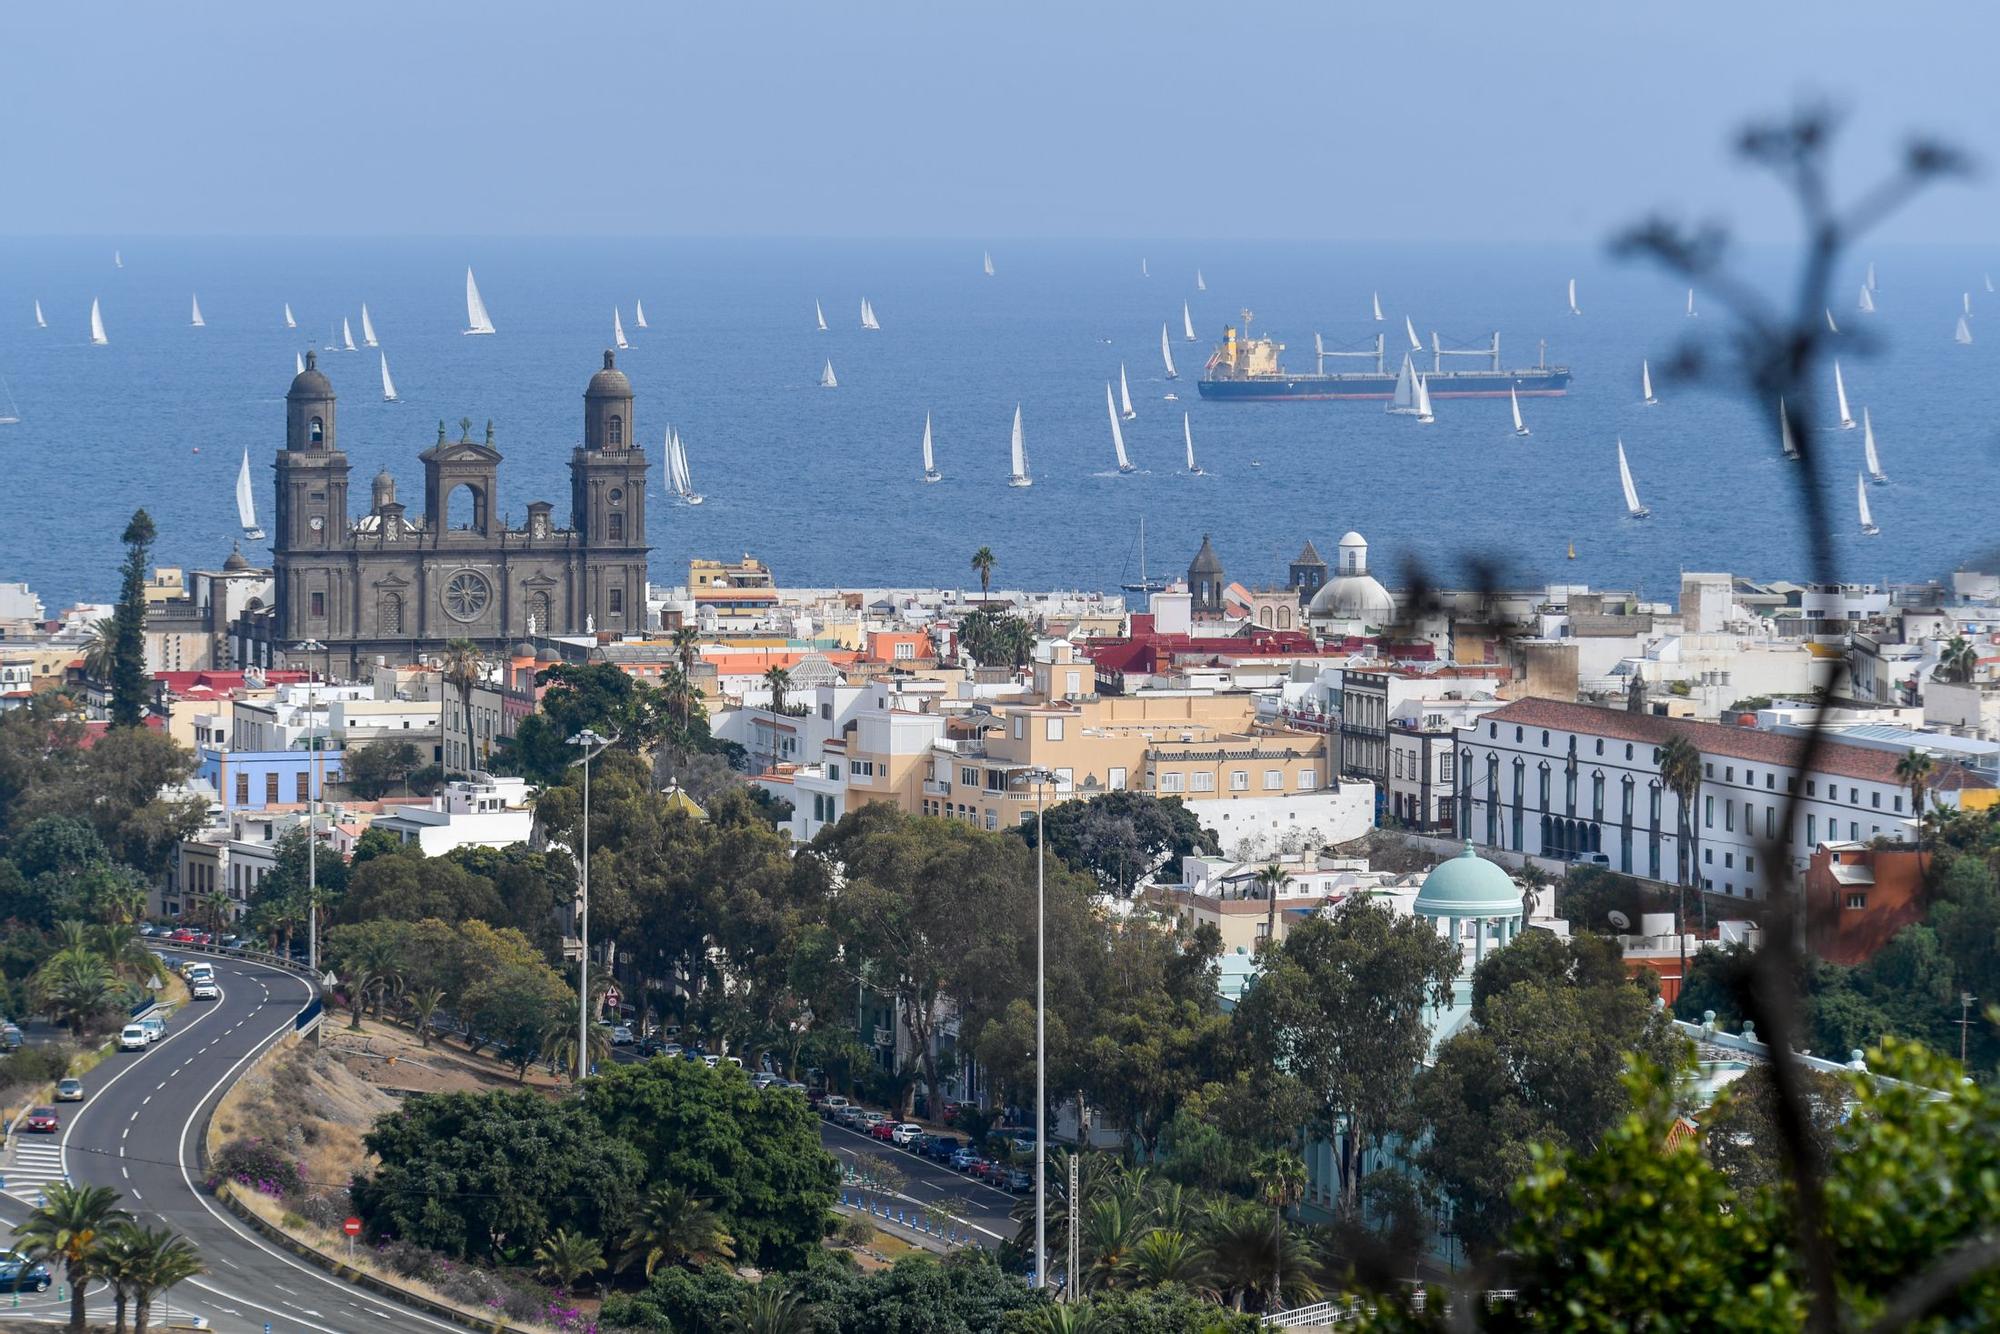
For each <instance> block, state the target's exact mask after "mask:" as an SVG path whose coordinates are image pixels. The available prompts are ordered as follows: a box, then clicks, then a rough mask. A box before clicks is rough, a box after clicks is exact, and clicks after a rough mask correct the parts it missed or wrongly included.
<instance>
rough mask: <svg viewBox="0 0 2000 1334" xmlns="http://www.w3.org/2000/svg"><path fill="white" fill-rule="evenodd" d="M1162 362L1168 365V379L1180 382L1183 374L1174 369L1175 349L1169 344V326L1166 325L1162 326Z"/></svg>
mask: <svg viewBox="0 0 2000 1334" xmlns="http://www.w3.org/2000/svg"><path fill="white" fill-rule="evenodd" d="M1160 360H1162V361H1164V362H1166V363H1167V378H1168V379H1169V380H1178V379H1180V378H1181V373H1180V372H1179V371H1177V370H1175V369H1174V349H1173V347H1172V346H1171V345H1170V344H1169V343H1168V342H1167V326H1166V325H1164V324H1162V325H1161V326H1160Z"/></svg>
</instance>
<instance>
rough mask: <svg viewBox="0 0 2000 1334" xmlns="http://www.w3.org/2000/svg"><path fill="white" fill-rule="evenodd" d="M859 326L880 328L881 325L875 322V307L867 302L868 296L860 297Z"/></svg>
mask: <svg viewBox="0 0 2000 1334" xmlns="http://www.w3.org/2000/svg"><path fill="white" fill-rule="evenodd" d="M861 327H862V328H864V329H880V328H881V327H882V326H881V325H880V324H879V323H877V322H876V319H875V307H873V306H871V305H869V304H868V298H867V297H865V296H864V297H862V298H861Z"/></svg>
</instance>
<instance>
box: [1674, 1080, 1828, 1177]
mask: <svg viewBox="0 0 2000 1334" xmlns="http://www.w3.org/2000/svg"><path fill="white" fill-rule="evenodd" d="M1798 1073H1799V1075H1800V1077H1801V1081H1802V1083H1803V1084H1804V1086H1805V1095H1806V1111H1807V1126H1808V1128H1809V1130H1810V1133H1811V1135H1812V1138H1813V1148H1812V1152H1813V1155H1814V1158H1815V1159H1816V1160H1817V1161H1820V1162H1825V1161H1826V1160H1827V1157H1828V1156H1829V1155H1830V1154H1832V1153H1833V1151H1834V1146H1835V1141H1836V1138H1837V1136H1838V1133H1839V1130H1840V1122H1841V1118H1842V1117H1844V1116H1845V1115H1846V1114H1847V1086H1846V1085H1845V1084H1843V1083H1842V1082H1841V1081H1840V1080H1838V1079H1836V1078H1834V1077H1833V1076H1832V1075H1825V1074H1821V1073H1819V1072H1818V1071H1816V1070H1800V1071H1799V1072H1798ZM1701 1147H1702V1152H1703V1153H1705V1154H1706V1155H1707V1156H1708V1160H1709V1161H1710V1162H1711V1163H1714V1164H1715V1165H1716V1167H1718V1168H1720V1169H1721V1171H1722V1174H1723V1175H1724V1176H1726V1177H1728V1178H1729V1184H1730V1185H1731V1186H1733V1187H1735V1188H1736V1190H1737V1191H1739V1192H1741V1193H1744V1194H1748V1193H1750V1192H1752V1191H1755V1190H1759V1189H1762V1188H1765V1187H1776V1186H1778V1185H1779V1184H1780V1183H1781V1182H1782V1181H1783V1180H1784V1165H1783V1154H1784V1151H1783V1147H1782V1140H1781V1138H1780V1132H1779V1130H1778V1121H1777V1090H1776V1086H1775V1084H1774V1082H1773V1080H1772V1077H1771V1067H1770V1066H1769V1065H1765V1064H1759V1065H1753V1066H1751V1067H1750V1068H1749V1069H1748V1070H1745V1071H1744V1072H1743V1073H1742V1074H1741V1075H1739V1076H1738V1077H1737V1078H1735V1079H1733V1080H1731V1081H1730V1083H1729V1086H1728V1087H1727V1088H1725V1089H1723V1090H1722V1092H1721V1093H1720V1094H1718V1095H1717V1097H1716V1100H1715V1101H1714V1102H1713V1103H1711V1104H1710V1105H1709V1106H1708V1107H1707V1108H1706V1109H1704V1110H1703V1112H1702V1113H1701Z"/></svg>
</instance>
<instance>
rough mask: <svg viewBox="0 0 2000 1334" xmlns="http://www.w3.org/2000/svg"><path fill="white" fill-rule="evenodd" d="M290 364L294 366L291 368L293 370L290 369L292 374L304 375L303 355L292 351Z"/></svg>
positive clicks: (304, 363) (304, 362) (304, 360)
mask: <svg viewBox="0 0 2000 1334" xmlns="http://www.w3.org/2000/svg"><path fill="white" fill-rule="evenodd" d="M292 366H293V368H294V369H293V371H292V374H294V375H304V374H305V373H306V359H305V357H303V356H302V355H300V354H299V353H297V352H294V353H292Z"/></svg>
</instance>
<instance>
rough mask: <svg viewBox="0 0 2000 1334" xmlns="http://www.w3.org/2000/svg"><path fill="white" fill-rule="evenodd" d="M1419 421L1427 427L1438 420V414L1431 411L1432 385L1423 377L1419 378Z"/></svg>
mask: <svg viewBox="0 0 2000 1334" xmlns="http://www.w3.org/2000/svg"><path fill="white" fill-rule="evenodd" d="M1417 420H1418V421H1420V422H1423V423H1424V424H1425V425H1429V424H1430V423H1431V422H1434V421H1436V420H1437V414H1436V413H1434V412H1432V411H1431V387H1430V384H1429V383H1428V382H1427V381H1426V380H1425V378H1424V377H1423V376H1421V375H1419V376H1418V377H1417Z"/></svg>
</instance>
